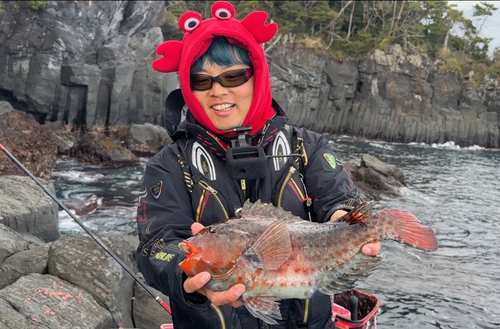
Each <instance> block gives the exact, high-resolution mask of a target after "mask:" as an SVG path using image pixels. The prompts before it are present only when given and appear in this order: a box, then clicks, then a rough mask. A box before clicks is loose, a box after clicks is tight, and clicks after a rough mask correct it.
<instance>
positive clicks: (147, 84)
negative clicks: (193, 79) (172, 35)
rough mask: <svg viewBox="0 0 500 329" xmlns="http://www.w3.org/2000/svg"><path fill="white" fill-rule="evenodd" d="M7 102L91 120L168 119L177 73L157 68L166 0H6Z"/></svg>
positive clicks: (0, 64)
mask: <svg viewBox="0 0 500 329" xmlns="http://www.w3.org/2000/svg"><path fill="white" fill-rule="evenodd" d="M2 5H3V10H2V11H1V12H0V21H2V25H1V27H0V44H1V45H2V47H0V100H2V99H5V100H9V101H11V102H12V103H13V105H14V107H15V108H16V109H19V110H23V111H26V112H30V113H32V114H33V115H34V116H35V118H37V120H39V121H44V120H50V121H55V120H57V119H60V120H64V121H65V122H66V123H71V124H77V125H85V126H87V127H91V126H93V125H102V126H104V125H105V124H110V125H115V124H128V123H132V122H134V123H144V122H150V123H162V119H161V117H162V107H163V106H162V104H163V101H164V99H165V96H166V94H165V92H166V89H168V88H173V87H175V85H176V82H175V81H173V85H172V84H171V86H167V85H168V82H169V79H170V80H171V78H169V75H164V74H160V73H158V72H155V71H153V70H152V69H151V65H150V63H151V61H152V60H153V59H154V56H155V52H154V51H155V49H156V47H157V46H158V45H159V44H160V43H162V42H163V37H162V34H161V30H160V27H159V26H160V25H161V24H162V22H163V9H164V2H162V1H71V2H69V1H62V2H60V1H49V2H48V3H47V6H46V7H45V8H43V9H39V10H38V11H36V10H34V9H32V8H31V7H30V4H29V2H4V3H3V4H2Z"/></svg>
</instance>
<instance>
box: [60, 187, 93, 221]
mask: <svg viewBox="0 0 500 329" xmlns="http://www.w3.org/2000/svg"><path fill="white" fill-rule="evenodd" d="M63 203H64V205H65V206H66V207H67V208H68V209H70V210H73V211H74V212H75V214H76V215H78V216H82V215H88V214H90V213H92V212H94V211H96V210H97V208H99V206H100V205H101V204H102V198H99V197H97V195H95V194H94V193H92V194H90V195H89V196H88V197H87V198H85V199H77V198H75V199H69V200H66V201H64V202H63Z"/></svg>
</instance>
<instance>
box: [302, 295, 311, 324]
mask: <svg viewBox="0 0 500 329" xmlns="http://www.w3.org/2000/svg"><path fill="white" fill-rule="evenodd" d="M309 302H310V299H306V303H305V305H304V318H303V319H302V323H304V324H306V323H307V320H308V317H309Z"/></svg>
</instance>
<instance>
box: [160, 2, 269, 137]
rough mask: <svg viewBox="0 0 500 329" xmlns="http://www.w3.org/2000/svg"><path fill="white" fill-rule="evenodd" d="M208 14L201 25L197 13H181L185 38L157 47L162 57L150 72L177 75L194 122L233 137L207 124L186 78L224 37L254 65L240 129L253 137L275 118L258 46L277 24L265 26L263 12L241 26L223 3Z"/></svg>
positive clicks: (229, 6)
mask: <svg viewBox="0 0 500 329" xmlns="http://www.w3.org/2000/svg"><path fill="white" fill-rule="evenodd" d="M211 12H212V16H213V17H212V18H209V19H206V20H204V21H202V20H201V15H200V14H199V13H197V12H194V11H189V12H187V13H184V14H183V15H182V16H181V17H180V18H179V28H180V29H181V30H182V31H184V32H186V34H185V35H184V38H183V39H182V41H176V40H170V41H166V42H164V43H162V44H161V45H159V46H158V48H156V53H157V54H158V55H163V57H162V58H159V59H156V60H155V61H154V62H153V64H152V66H153V69H155V70H157V71H160V72H176V71H178V72H179V81H180V85H181V90H182V95H183V97H184V100H185V101H186V104H187V106H188V108H189V111H190V112H191V113H192V114H193V116H194V117H195V119H196V120H197V121H198V122H199V123H201V124H202V125H203V126H204V127H205V128H207V129H208V130H210V131H212V132H214V133H216V134H219V135H224V136H226V137H234V136H236V133H235V132H229V133H228V132H224V131H222V130H219V129H217V128H216V127H215V126H214V125H213V123H212V122H211V121H210V119H209V118H208V116H207V115H206V113H205V111H204V110H203V108H202V107H201V104H200V103H199V102H198V100H197V99H196V98H195V96H194V95H193V93H192V91H191V88H190V86H189V74H190V69H191V65H192V64H193V63H194V62H195V61H196V60H197V59H198V58H199V57H200V56H201V55H203V54H204V53H205V52H206V51H207V49H208V47H209V46H210V44H211V43H212V39H213V38H215V37H218V36H223V37H226V38H227V39H228V41H229V43H231V44H233V45H235V46H238V47H240V48H243V49H245V50H247V51H248V57H249V59H250V61H251V62H252V64H253V69H254V79H255V89H254V95H253V100H252V104H251V106H250V110H249V111H248V114H247V116H246V117H245V120H244V121H243V124H242V126H251V127H252V131H251V132H250V134H255V133H256V132H258V131H259V130H260V129H261V128H262V127H263V126H264V124H265V123H266V121H267V120H268V119H270V118H272V117H273V116H274V114H275V111H274V109H273V108H272V106H271V102H272V98H271V84H270V80H269V68H268V66H267V61H266V55H265V54H264V50H263V48H262V46H261V44H262V43H266V42H268V41H270V40H271V39H272V38H273V37H274V35H275V34H276V32H277V31H278V24H276V23H271V24H266V20H267V16H268V15H267V13H266V12H265V11H254V12H251V13H250V14H248V15H247V16H246V17H245V18H244V19H243V20H241V22H240V21H238V20H237V19H235V18H234V15H235V13H236V11H235V9H234V7H233V5H231V4H230V3H229V2H226V1H217V2H216V3H214V4H213V6H212V10H211Z"/></svg>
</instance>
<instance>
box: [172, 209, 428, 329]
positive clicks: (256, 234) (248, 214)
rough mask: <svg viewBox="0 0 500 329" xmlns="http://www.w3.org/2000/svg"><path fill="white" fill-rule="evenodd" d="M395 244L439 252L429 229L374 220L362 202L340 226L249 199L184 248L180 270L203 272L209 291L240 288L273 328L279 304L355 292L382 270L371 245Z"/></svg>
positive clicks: (408, 219)
mask: <svg viewBox="0 0 500 329" xmlns="http://www.w3.org/2000/svg"><path fill="white" fill-rule="evenodd" d="M385 239H391V240H395V241H399V242H401V243H404V244H406V245H408V246H411V247H413V248H418V249H421V250H425V251H434V250H437V248H438V242H437V239H436V236H435V235H434V232H433V231H432V229H431V228H429V227H427V226H425V225H423V224H422V223H421V222H420V220H419V219H418V218H417V217H416V216H414V215H413V214H412V213H410V212H407V211H403V210H397V209H390V210H381V211H378V212H376V213H375V214H373V212H372V208H371V206H370V205H369V204H368V203H361V204H360V205H358V206H356V207H355V208H354V209H352V210H351V211H350V212H348V213H347V214H345V215H344V216H342V217H341V218H340V219H339V220H338V221H336V222H331V221H328V222H326V223H315V222H309V221H306V220H303V219H302V218H300V217H298V216H295V215H293V214H292V213H291V212H289V211H285V210H283V209H281V208H277V207H275V206H273V205H272V204H264V203H262V202H261V201H260V200H258V201H256V202H255V203H251V202H249V201H248V200H247V201H246V202H245V204H244V205H243V207H242V209H241V210H240V211H239V213H237V215H236V216H235V217H234V218H229V219H226V220H224V221H222V222H219V223H216V224H213V225H210V226H206V227H204V228H203V229H202V230H200V231H199V232H198V233H197V234H196V235H194V236H193V237H190V238H188V239H186V240H183V241H181V242H180V243H179V248H180V249H181V250H182V251H184V253H185V254H186V258H185V259H184V260H183V261H182V262H181V263H180V264H179V266H180V268H181V269H182V271H183V272H184V273H186V275H187V276H189V277H191V276H194V275H196V274H198V273H200V272H203V271H206V272H209V273H210V275H211V279H210V281H209V282H208V283H207V284H206V285H205V287H207V288H209V289H212V290H214V291H224V290H227V289H229V288H230V287H231V286H233V285H235V284H237V283H242V284H244V285H245V287H246V291H245V293H244V294H243V295H242V296H241V297H240V299H241V300H242V301H243V304H244V305H245V307H246V309H247V310H248V311H249V312H250V313H251V314H252V315H253V316H254V317H256V318H259V319H261V320H262V321H264V322H266V323H268V324H277V321H276V320H281V319H282V316H281V313H280V310H279V303H280V301H281V300H282V299H289V298H298V299H307V298H310V297H311V296H312V295H313V293H315V292H316V291H319V292H320V293H323V294H327V295H333V294H335V293H338V292H341V291H346V290H349V289H352V288H354V287H355V284H356V282H357V281H358V280H361V279H364V278H366V277H368V276H369V275H370V274H371V273H372V272H373V271H374V270H375V268H376V267H377V265H378V264H379V263H380V260H381V259H382V257H380V256H366V255H364V254H363V253H362V252H361V248H362V247H363V245H365V244H366V243H371V242H375V241H379V240H385Z"/></svg>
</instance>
